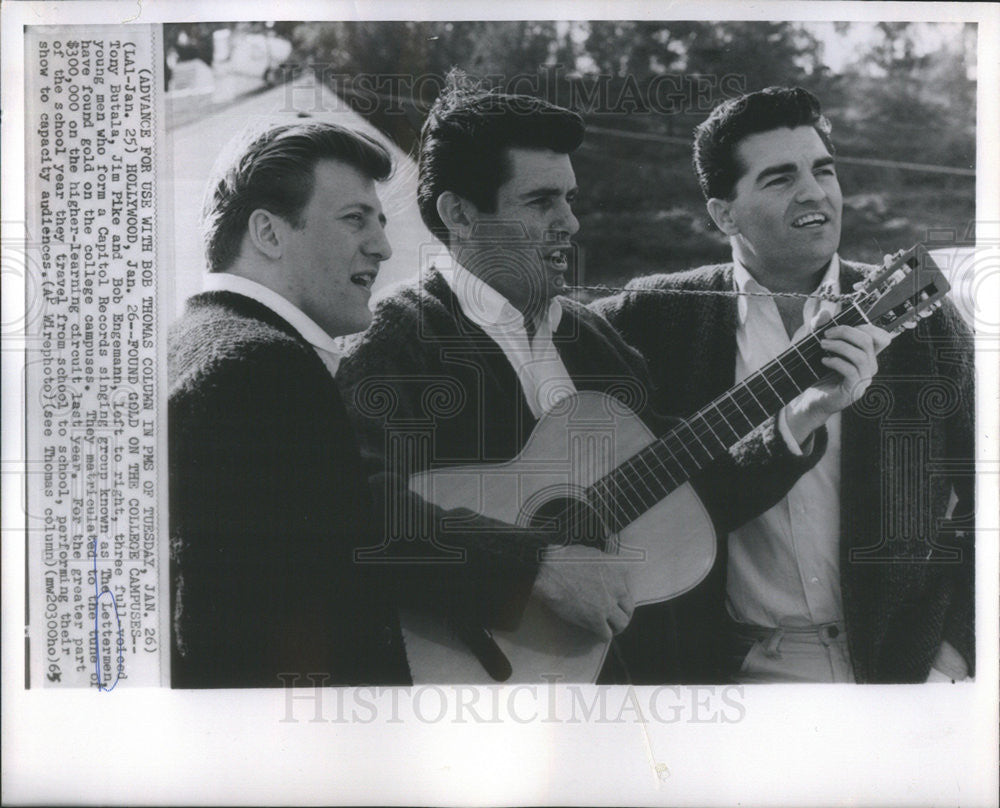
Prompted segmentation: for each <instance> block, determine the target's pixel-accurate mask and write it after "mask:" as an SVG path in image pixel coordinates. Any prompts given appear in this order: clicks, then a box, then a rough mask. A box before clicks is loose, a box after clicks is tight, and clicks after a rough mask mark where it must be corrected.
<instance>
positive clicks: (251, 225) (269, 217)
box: [247, 208, 288, 259]
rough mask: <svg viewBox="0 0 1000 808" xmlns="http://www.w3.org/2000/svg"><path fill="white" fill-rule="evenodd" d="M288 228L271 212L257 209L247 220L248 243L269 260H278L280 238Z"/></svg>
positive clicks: (279, 255)
mask: <svg viewBox="0 0 1000 808" xmlns="http://www.w3.org/2000/svg"><path fill="white" fill-rule="evenodd" d="M287 227H288V225H287V224H286V223H285V221H284V220H283V219H281V217H279V216H275V215H274V214H273V213H271V211H269V210H264V209H263V208H257V210H255V211H254V212H253V213H251V214H250V218H249V219H248V220H247V235H248V236H249V237H250V243H251V244H252V245H253V246H254V247H255V248H256V249H257V250H258V251H259V252H261V253H263V254H264V255H266V256H267V257H268V258H271V259H278V258H280V257H281V252H282V246H283V245H282V236H283V234H284V230H285V229H286V228H287Z"/></svg>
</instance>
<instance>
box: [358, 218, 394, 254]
mask: <svg viewBox="0 0 1000 808" xmlns="http://www.w3.org/2000/svg"><path fill="white" fill-rule="evenodd" d="M364 252H365V255H368V256H371V257H372V258H375V259H376V260H378V261H388V260H389V258H391V257H392V245H391V244H390V243H389V239H388V237H387V236H386V234H385V225H383V224H381V223H380V224H377V225H375V229H374V232H373V234H372V237H371V238H370V239H368V241H367V243H366V244H365V246H364Z"/></svg>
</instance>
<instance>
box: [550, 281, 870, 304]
mask: <svg viewBox="0 0 1000 808" xmlns="http://www.w3.org/2000/svg"><path fill="white" fill-rule="evenodd" d="M562 289H563V290H564V291H568V292H593V293H595V294H602V295H610V294H616V293H618V292H628V293H629V294H647V293H654V294H662V295H684V296H691V297H770V298H775V297H784V298H794V299H797V300H811V299H814V300H827V301H830V302H831V303H850V302H852V301H854V300H856V299H857V298H858V297H859V296H861V295H864V294H865V290H863V289H861V290H858V291H855V292H848V293H840V294H834V293H833V292H826V291H824V292H809V293H806V292H770V291H768V292H750V291H739V290H736V289H661V288H650V289H643V288H639V289H635V288H632V289H630V288H628V287H627V286H605V285H604V284H598V285H596V286H564V287H562Z"/></svg>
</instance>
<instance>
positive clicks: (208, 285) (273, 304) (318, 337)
mask: <svg viewBox="0 0 1000 808" xmlns="http://www.w3.org/2000/svg"><path fill="white" fill-rule="evenodd" d="M203 287H204V290H205V291H206V292H233V293H234V294H237V295H243V296H244V297H249V298H251V299H252V300H256V301H257V302H258V303H260V304H261V305H262V306H267V308H269V309H270V310H271V311H273V312H274V313H275V314H277V315H278V316H279V317H281V318H282V319H283V320H285V321H286V322H287V323H288V324H289V325H290V326H291V327H292V328H294V329H295V330H296V331H298V332H299V334H300V335H301V336H302V338H303V339H304V340H305V341H306V342H308V343H309V344H310V345H312V346H313V348H315V349H316V350H318V351H324V352H325V353H327V354H330V355H331V356H332V357H334V358H335V361H336V363H339V362H340V357H341V355H342V352H341V350H340V347H339V346H338V344H337V342H336V340H335V339H334V338H333V337H331V336H330V335H329V334H327V333H326V331H324V330H323V329H322V328H321V327H320V326H319V325H318V324H317V323H316V321H315V320H313V319H312V318H311V317H309V316H308V315H307V314H305V313H304V312H303V311H302V309H300V308H299V307H298V306H296V305H295V304H294V303H291V302H290V301H289V300H288V299H287V298H285V297H282V296H281V295H280V294H278V293H277V292H275V291H274V290H273V289H271V288H269V287H267V286H264V284H262V283H257V281H252V280H250V279H249V278H244V277H242V276H241V275H233V274H231V273H229V272H209V273H208V274H207V275H206V276H205V279H204V283H203Z"/></svg>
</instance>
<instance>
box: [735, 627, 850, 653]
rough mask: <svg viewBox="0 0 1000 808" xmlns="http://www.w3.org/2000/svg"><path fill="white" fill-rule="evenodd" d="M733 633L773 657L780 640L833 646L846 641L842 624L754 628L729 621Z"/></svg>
mask: <svg viewBox="0 0 1000 808" xmlns="http://www.w3.org/2000/svg"><path fill="white" fill-rule="evenodd" d="M730 625H731V626H732V629H733V631H734V632H735V633H736V634H737V635H739V636H742V637H744V638H746V639H752V640H758V641H760V643H761V644H762V645H763V646H764V653H765V654H767V655H768V656H773V655H775V654H777V653H778V648H779V646H780V645H781V642H782V640H784V639H785V638H786V637H787V638H788V639H789V640H790V641H793V642H815V643H818V644H821V645H826V646H829V645H835V644H837V643H844V642H846V641H847V631H846V627H845V625H844V623H843V622H835V623H822V624H819V625H814V626H779V627H777V628H770V627H768V626H754V625H750V624H749V623H737V622H736V621H731V623H730Z"/></svg>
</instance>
